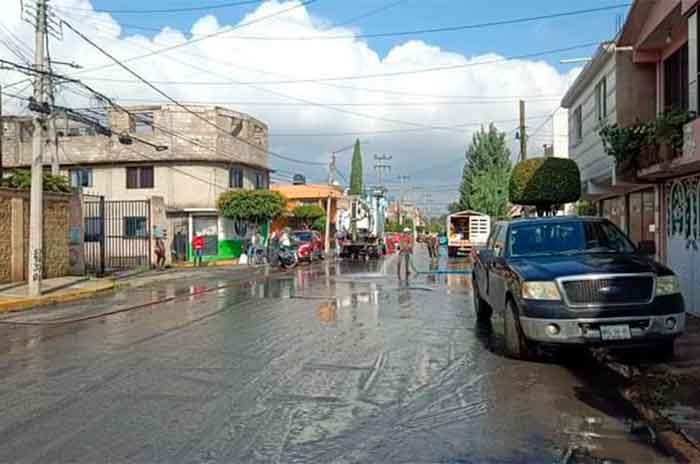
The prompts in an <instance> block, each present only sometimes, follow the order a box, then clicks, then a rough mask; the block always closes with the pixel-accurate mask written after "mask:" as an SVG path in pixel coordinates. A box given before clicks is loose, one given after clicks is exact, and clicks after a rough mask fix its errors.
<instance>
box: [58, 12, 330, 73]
mask: <svg viewBox="0 0 700 464" xmlns="http://www.w3.org/2000/svg"><path fill="white" fill-rule="evenodd" d="M317 1H319V0H303V1H301V2H299V3H297V4H296V5H294V6H292V7H289V8H285V9H284V10H280V11H277V12H275V13H271V14H269V15H266V16H261V17H259V18H255V19H252V20H250V21H248V22H245V23H241V24H238V25H236V26H233V27H230V28H227V29H222V30H219V31H216V32H212V33H211V34H205V35H202V36H199V37H194V38H192V39H190V40H188V41H187V42H182V43H178V44H175V45H170V46H168V47H164V48H160V49H158V50H155V51H152V52H150V53H146V54H144V55H140V56H132V57H130V58H126V59H124V60H122V61H121V62H122V63H129V62H132V61H136V60H141V59H143V58H149V57H151V56H155V55H159V54H161V53H164V52H168V51H171V50H176V49H178V48H182V47H186V46H189V45H192V44H195V43H199V42H202V41H204V40H207V39H210V38H212V37H218V36H220V35H223V34H228V33H229V32H231V31H233V30H236V29H241V28H243V27H246V26H250V25H252V24H257V23H260V22H262V21H265V20H268V19H271V18H274V17H277V16H280V15H283V14H285V13H289V12H290V11H292V10H296V9H297V8H302V7H306V6H307V5H311V4H312V3H315V2H317ZM64 23H65V21H64ZM114 66H116V64H105V65H103V66H98V67H95V68H91V69H85V70H83V71H80V72H78V73H75V74H73V75H78V74H84V73H88V72H92V71H97V70H101V69H107V68H111V67H114Z"/></svg>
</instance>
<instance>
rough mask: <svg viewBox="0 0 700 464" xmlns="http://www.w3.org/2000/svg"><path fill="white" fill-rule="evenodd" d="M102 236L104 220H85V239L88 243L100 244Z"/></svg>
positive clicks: (88, 218)
mask: <svg viewBox="0 0 700 464" xmlns="http://www.w3.org/2000/svg"><path fill="white" fill-rule="evenodd" d="M101 235H102V219H101V218H99V217H86V218H85V231H84V239H85V241H86V242H99V241H100V236H101Z"/></svg>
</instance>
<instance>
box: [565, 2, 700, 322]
mask: <svg viewBox="0 0 700 464" xmlns="http://www.w3.org/2000/svg"><path fill="white" fill-rule="evenodd" d="M698 3H699V2H698V0H636V1H635V2H634V3H633V5H632V7H631V8H630V12H629V14H628V16H627V18H626V21H625V24H624V26H623V28H622V30H621V31H620V33H619V34H618V36H617V38H616V40H615V41H614V42H611V43H608V44H603V45H601V47H600V48H599V49H598V52H597V53H596V54H595V56H594V57H593V60H592V61H591V62H590V63H589V65H588V66H586V68H585V69H584V71H583V72H582V73H581V75H580V76H579V78H578V79H577V80H576V82H575V83H574V84H573V85H572V87H571V88H570V89H569V92H568V93H567V94H566V96H565V97H564V100H563V102H562V106H564V107H566V108H569V114H570V117H569V120H570V129H571V131H570V133H571V134H572V139H571V141H570V147H571V157H572V158H573V159H575V160H576V161H577V162H578V163H579V167H580V169H581V174H582V181H583V183H584V194H585V196H586V197H587V198H589V199H592V200H596V201H598V202H599V203H598V204H599V208H600V211H601V213H602V214H603V215H604V216H607V217H610V218H611V219H612V220H613V221H614V222H616V223H618V224H619V225H620V226H621V227H623V228H624V229H625V230H626V231H627V232H628V233H629V234H630V236H631V238H632V239H633V240H635V241H640V240H654V241H655V242H656V245H657V250H658V256H657V258H658V259H660V260H661V261H663V262H665V263H666V264H667V265H669V266H670V267H671V268H672V269H674V270H675V271H676V273H677V274H678V276H679V278H680V279H681V286H682V289H683V294H684V297H685V300H686V304H687V309H688V310H689V311H691V312H695V313H696V314H698V313H700V249H699V247H698V246H697V245H696V242H697V240H700V200H699V198H700V119H698V118H697V112H698V108H699V107H700V104H699V102H698V97H699V92H698V88H697V87H698V83H697V77H698ZM603 95H605V97H604V98H602V96H603ZM669 110H681V111H683V110H685V111H690V112H691V113H690V114H689V116H690V121H689V122H688V123H686V124H685V125H684V127H683V134H682V137H683V143H682V145H683V148H682V150H678V151H676V150H674V149H673V148H671V147H670V145H669V144H668V143H667V142H665V141H663V140H657V142H656V145H654V146H652V148H651V149H646V150H643V151H642V152H641V153H640V154H639V155H638V157H637V158H636V159H635V160H633V161H634V165H633V167H632V169H629V168H628V169H626V170H623V169H622V167H621V166H617V165H616V164H615V162H614V160H613V158H612V157H610V156H607V155H606V153H605V151H604V150H603V146H602V143H601V139H600V136H599V135H598V133H597V132H598V130H599V127H600V125H601V123H604V122H607V123H616V124H618V125H619V126H622V127H633V126H637V125H638V124H639V123H644V122H647V121H652V120H654V119H656V118H657V117H659V115H661V114H662V113H665V112H667V111H669Z"/></svg>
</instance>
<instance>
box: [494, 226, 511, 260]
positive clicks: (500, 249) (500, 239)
mask: <svg viewBox="0 0 700 464" xmlns="http://www.w3.org/2000/svg"><path fill="white" fill-rule="evenodd" d="M507 230H508V228H507V227H505V226H501V227H500V228H499V229H498V233H497V234H496V238H495V239H494V241H493V255H494V256H503V253H505V251H506V231H507Z"/></svg>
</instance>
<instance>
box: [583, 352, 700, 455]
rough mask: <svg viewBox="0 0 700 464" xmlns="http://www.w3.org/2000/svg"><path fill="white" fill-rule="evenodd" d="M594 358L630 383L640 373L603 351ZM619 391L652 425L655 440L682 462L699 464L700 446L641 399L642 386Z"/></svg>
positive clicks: (641, 416) (647, 422) (624, 387)
mask: <svg viewBox="0 0 700 464" xmlns="http://www.w3.org/2000/svg"><path fill="white" fill-rule="evenodd" d="M593 357H594V359H596V360H597V361H598V362H599V363H601V364H602V365H603V366H604V367H606V368H607V369H609V370H610V371H612V372H614V373H615V374H618V375H620V376H621V377H623V378H624V379H625V380H626V381H627V382H633V380H634V378H635V377H636V376H638V375H639V374H640V371H639V369H638V368H636V367H634V366H629V365H626V364H622V363H619V362H617V361H615V360H614V359H613V358H612V357H611V356H610V355H609V354H607V353H603V352H597V353H594V356H593ZM618 391H619V393H620V395H621V396H622V398H624V399H625V401H627V403H628V404H629V405H630V406H632V408H634V410H635V411H636V412H637V414H639V417H640V418H641V419H642V420H643V421H644V422H645V423H646V424H647V425H648V426H649V428H650V429H651V431H652V432H653V435H654V437H653V439H654V442H655V443H657V444H658V445H659V446H660V447H661V448H662V449H663V450H664V451H666V453H668V454H670V455H671V456H673V457H674V458H676V459H677V460H678V461H679V462H683V463H696V462H697V463H700V448H698V447H697V446H696V445H695V444H694V443H693V442H691V441H690V440H689V439H688V438H687V435H686V434H685V432H683V429H682V428H681V427H680V426H679V425H678V424H676V423H674V422H673V421H672V420H670V419H668V418H667V417H666V416H664V415H663V414H662V413H661V412H659V411H658V410H657V409H655V408H654V407H652V406H650V405H647V404H645V403H644V401H643V400H642V399H641V396H642V395H641V391H640V388H639V386H637V385H631V386H629V385H628V386H621V387H619V388H618Z"/></svg>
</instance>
